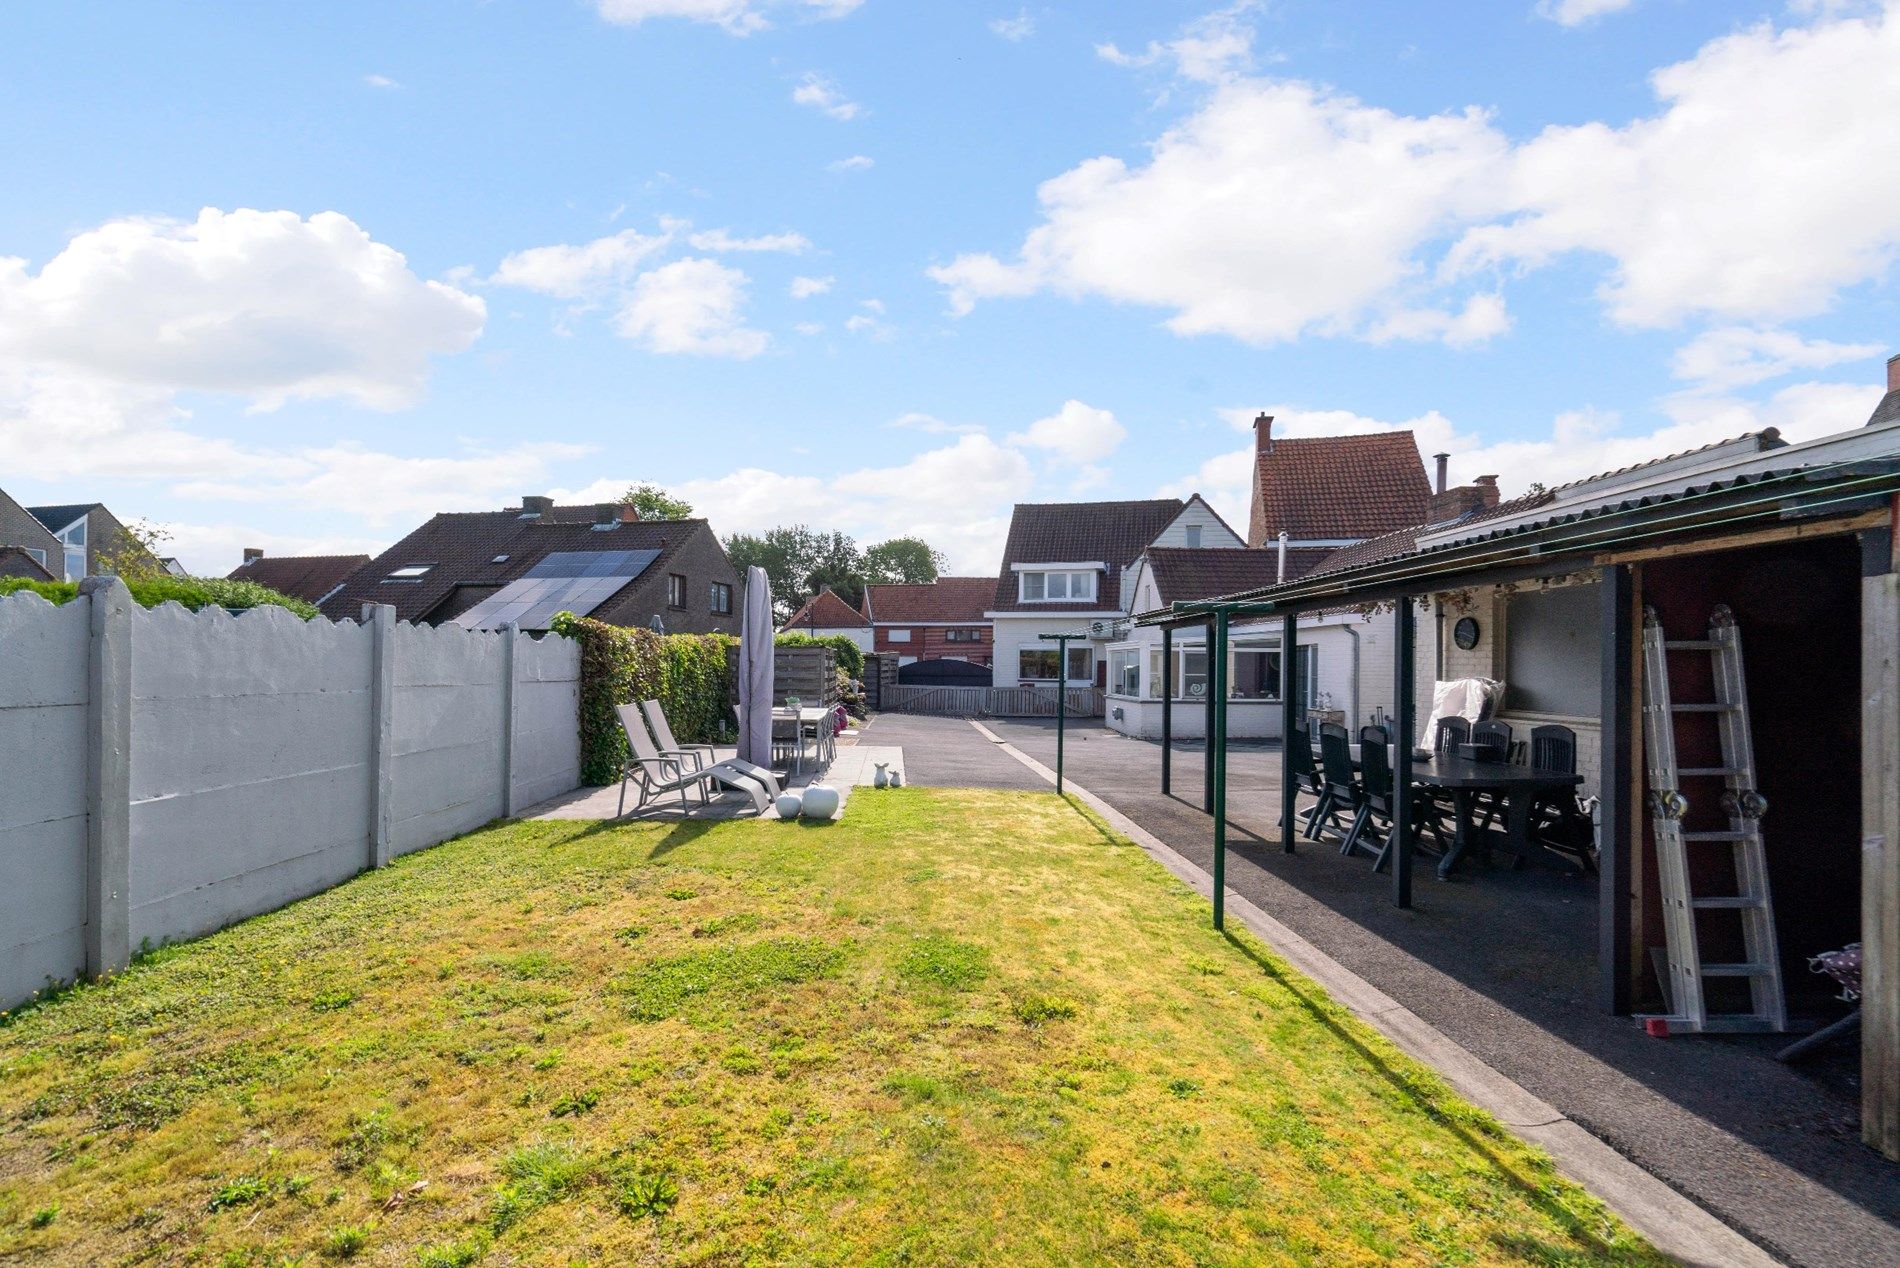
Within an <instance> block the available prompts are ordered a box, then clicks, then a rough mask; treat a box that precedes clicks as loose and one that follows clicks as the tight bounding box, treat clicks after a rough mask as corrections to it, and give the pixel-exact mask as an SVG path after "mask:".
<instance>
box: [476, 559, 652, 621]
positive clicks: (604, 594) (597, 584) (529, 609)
mask: <svg viewBox="0 0 1900 1268" xmlns="http://www.w3.org/2000/svg"><path fill="white" fill-rule="evenodd" d="M659 557H660V552H659V551H657V550H559V551H555V552H553V553H552V554H549V555H546V556H543V557H542V559H541V560H540V561H539V562H538V563H536V564H535V565H534V566H533V567H532V568H530V569H528V571H527V572H526V573H524V574H522V576H520V577H519V578H517V579H515V580H514V581H511V582H509V583H508V584H507V585H505V586H503V587H502V588H501V589H500V590H498V591H497V592H495V593H494V594H491V595H489V596H488V597H487V598H486V599H483V600H482V601H481V602H480V603H478V604H476V605H475V606H474V607H472V608H470V609H469V610H468V611H466V612H464V613H462V615H460V616H458V617H456V618H455V624H457V625H460V626H464V627H465V628H468V629H472V630H498V629H500V628H501V627H502V626H504V625H507V624H509V623H511V622H512V623H514V624H516V625H519V626H520V627H521V628H522V629H524V630H544V629H546V628H547V627H548V622H549V621H551V620H553V619H554V614H555V613H557V612H572V613H574V614H575V615H576V616H586V615H588V614H589V613H591V612H592V611H593V610H594V609H595V608H597V607H599V606H600V605H601V604H603V603H605V602H606V601H607V600H609V599H611V598H613V596H614V595H616V594H618V593H620V591H621V590H623V589H625V588H626V585H627V583H628V582H630V581H632V580H633V579H634V578H636V577H638V576H639V575H640V574H641V573H643V572H645V571H646V570H647V568H648V567H649V566H650V565H651V564H652V563H653V561H654V560H656V559H658V558H659Z"/></svg>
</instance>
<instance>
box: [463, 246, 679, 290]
mask: <svg viewBox="0 0 1900 1268" xmlns="http://www.w3.org/2000/svg"><path fill="white" fill-rule="evenodd" d="M671 241H672V234H671V233H659V234H651V235H649V234H642V233H639V232H638V231H636V230H633V229H623V230H622V231H621V232H619V233H616V234H612V235H610V236H608V237H605V238H596V239H594V240H593V241H592V242H587V243H583V244H581V245H579V246H568V245H565V244H559V243H557V244H555V245H553V246H545V247H530V248H529V249H528V250H526V251H517V252H515V253H514V254H513V255H510V256H508V257H507V258H506V259H504V260H503V261H502V262H501V265H500V267H498V268H497V269H496V270H495V272H494V274H493V276H491V277H490V278H489V279H488V280H489V281H490V282H491V283H493V284H495V285H499V286H520V287H524V288H526V289H527V290H531V291H539V292H540V293H541V294H543V295H553V296H556V297H558V298H561V299H580V298H583V297H585V296H587V295H589V294H591V293H593V292H595V291H597V290H599V289H600V288H601V287H603V286H610V285H614V284H617V283H624V282H626V281H627V280H629V279H630V278H632V277H633V275H634V274H635V273H636V272H637V271H638V269H639V266H640V264H641V263H642V262H643V261H645V260H646V259H648V258H649V257H650V256H652V255H653V254H654V253H655V252H657V251H660V250H662V249H664V248H665V247H666V246H667V245H668V244H669V243H670V242H671Z"/></svg>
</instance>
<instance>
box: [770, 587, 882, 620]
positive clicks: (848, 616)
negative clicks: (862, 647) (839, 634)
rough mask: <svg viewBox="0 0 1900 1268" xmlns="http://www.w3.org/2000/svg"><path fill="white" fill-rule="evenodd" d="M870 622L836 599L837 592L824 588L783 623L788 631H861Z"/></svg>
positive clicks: (847, 604) (860, 613) (855, 610)
mask: <svg viewBox="0 0 1900 1268" xmlns="http://www.w3.org/2000/svg"><path fill="white" fill-rule="evenodd" d="M869 624H870V622H869V621H867V620H865V619H864V613H862V612H860V611H858V610H857V609H856V608H854V607H852V606H851V605H850V604H849V603H846V602H845V601H844V600H843V599H840V598H839V597H838V594H837V591H835V590H833V589H832V588H831V587H830V586H825V587H823V588H822V589H820V590H819V591H818V593H817V594H814V595H813V596H812V597H811V598H809V599H807V600H805V606H804V607H802V608H800V609H798V611H796V612H794V613H792V619H791V620H789V621H787V622H785V628H786V629H788V630H795V629H807V630H846V629H850V630H855V629H862V628H864V627H865V626H866V625H869Z"/></svg>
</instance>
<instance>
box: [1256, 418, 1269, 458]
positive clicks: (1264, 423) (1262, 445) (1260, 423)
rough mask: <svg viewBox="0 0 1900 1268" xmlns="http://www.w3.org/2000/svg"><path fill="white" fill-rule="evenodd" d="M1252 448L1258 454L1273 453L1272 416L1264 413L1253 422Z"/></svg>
mask: <svg viewBox="0 0 1900 1268" xmlns="http://www.w3.org/2000/svg"><path fill="white" fill-rule="evenodd" d="M1253 447H1254V449H1255V450H1256V451H1257V452H1259V453H1272V452H1273V415H1271V414H1269V413H1266V412H1265V411H1262V412H1261V414H1260V416H1259V417H1258V418H1255V419H1254V420H1253Z"/></svg>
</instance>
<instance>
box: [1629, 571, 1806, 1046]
mask: <svg viewBox="0 0 1900 1268" xmlns="http://www.w3.org/2000/svg"><path fill="white" fill-rule="evenodd" d="M1672 652H1678V653H1679V652H1707V653H1709V654H1710V655H1711V657H1712V661H1713V668H1714V671H1715V699H1714V700H1712V701H1709V702H1706V703H1694V704H1678V703H1676V702H1675V700H1674V699H1673V698H1672V696H1671V694H1670V690H1669V660H1668V658H1669V654H1670V653H1672ZM1643 686H1644V691H1643V741H1644V743H1643V748H1644V753H1645V756H1646V760H1647V765H1648V768H1649V798H1648V801H1649V811H1650V817H1651V820H1652V821H1653V823H1654V825H1655V832H1656V863H1657V871H1658V873H1659V874H1660V877H1661V884H1662V908H1663V932H1664V935H1665V937H1666V939H1667V942H1668V951H1667V955H1666V962H1667V965H1668V972H1667V974H1666V975H1665V979H1664V982H1663V987H1664V991H1665V994H1666V996H1667V999H1668V1007H1669V1010H1670V1011H1669V1013H1668V1015H1667V1016H1666V1017H1664V1018H1663V1019H1662V1020H1664V1021H1666V1022H1667V1023H1668V1024H1669V1027H1670V1028H1671V1029H1673V1030H1681V1031H1690V1032H1697V1031H1709V1032H1714V1031H1727V1032H1737V1031H1781V1030H1786V1029H1787V1028H1788V1014H1787V1005H1786V1003H1785V1002H1784V1000H1783V997H1782V989H1781V955H1780V950H1779V943H1778V942H1777V940H1776V937H1775V911H1774V906H1773V904H1772V902H1771V901H1770V899H1769V894H1768V859H1767V853H1766V851H1765V849H1764V847H1763V845H1762V837H1761V818H1762V815H1764V814H1765V813H1767V810H1768V799H1767V798H1765V797H1763V796H1762V795H1761V792H1760V791H1759V790H1758V789H1757V788H1756V787H1755V749H1754V744H1753V742H1752V740H1751V737H1750V732H1749V721H1748V689H1747V683H1746V682H1745V681H1744V679H1743V677H1742V640H1741V632H1740V630H1738V629H1737V628H1736V625H1735V614H1734V613H1733V612H1731V611H1729V609H1728V606H1727V605H1726V604H1717V605H1716V607H1715V611H1714V612H1713V613H1712V614H1711V615H1710V617H1709V634H1708V637H1707V638H1702V639H1669V638H1667V637H1665V636H1664V633H1663V628H1662V623H1661V621H1660V620H1658V619H1657V616H1656V611H1655V609H1654V608H1649V607H1645V608H1644V609H1643ZM1698 713H1700V714H1712V715H1714V718H1715V722H1716V729H1717V731H1718V733H1719V734H1720V737H1721V746H1722V764H1721V765H1720V766H1707V767H1683V766H1680V765H1678V763H1677V760H1676V720H1677V719H1678V718H1679V717H1681V716H1682V715H1684V714H1698ZM1714 779H1720V780H1721V781H1722V789H1723V791H1722V793H1721V805H1722V808H1723V809H1724V810H1725V811H1726V812H1727V813H1728V825H1729V826H1728V827H1727V829H1725V830H1720V831H1693V832H1691V831H1685V830H1684V828H1683V826H1682V825H1683V818H1684V816H1685V815H1686V814H1687V813H1688V810H1689V799H1688V797H1687V796H1685V795H1684V794H1683V792H1682V783H1683V781H1684V780H1688V781H1692V782H1701V781H1707V780H1714ZM1704 844H1710V845H1716V846H1720V845H1724V844H1726V845H1727V846H1729V848H1730V849H1731V851H1732V852H1733V862H1734V868H1735V880H1736V886H1735V887H1736V891H1737V892H1735V893H1734V894H1725V895H1721V896H1701V895H1697V894H1696V893H1695V892H1694V891H1693V887H1692V885H1691V883H1690V875H1691V871H1690V859H1689V855H1690V850H1691V848H1692V847H1695V846H1700V845H1704ZM1701 911H1732V912H1734V913H1735V914H1736V916H1738V917H1739V918H1740V920H1741V933H1742V946H1743V960H1742V961H1741V962H1740V963H1735V964H1711V963H1707V962H1705V961H1704V960H1703V959H1702V953H1701V949H1700V941H1699V937H1698V934H1697V930H1696V913H1697V912H1701ZM1711 977H1740V978H1746V979H1747V980H1748V995H1749V1011H1747V1012H1745V1013H1714V1014H1711V1013H1710V1012H1709V1011H1708V1003H1707V1000H1706V999H1705V998H1704V992H1703V984H1704V980H1705V979H1707V978H1711Z"/></svg>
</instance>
